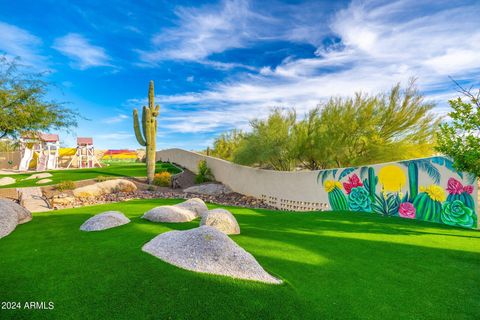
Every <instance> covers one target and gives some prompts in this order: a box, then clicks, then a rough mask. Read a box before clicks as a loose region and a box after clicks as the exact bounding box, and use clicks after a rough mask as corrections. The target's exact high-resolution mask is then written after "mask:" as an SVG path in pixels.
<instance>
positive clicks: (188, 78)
mask: <svg viewBox="0 0 480 320" xmlns="http://www.w3.org/2000/svg"><path fill="white" fill-rule="evenodd" d="M187 81H188V82H193V81H195V77H194V76H188V77H187Z"/></svg>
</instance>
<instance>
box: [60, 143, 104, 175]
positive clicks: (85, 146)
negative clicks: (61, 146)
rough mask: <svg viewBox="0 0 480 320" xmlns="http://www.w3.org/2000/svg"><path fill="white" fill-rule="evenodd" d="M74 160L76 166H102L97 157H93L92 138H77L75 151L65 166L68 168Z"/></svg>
mask: <svg viewBox="0 0 480 320" xmlns="http://www.w3.org/2000/svg"><path fill="white" fill-rule="evenodd" d="M75 160H76V161H77V168H94V167H95V166H98V167H101V166H102V165H101V164H100V162H98V160H97V157H95V147H94V146H93V138H85V137H84V138H80V137H78V138H77V152H76V153H75V156H74V157H73V158H72V160H71V161H70V163H69V164H68V166H67V168H70V166H71V165H72V163H73V162H74V161H75Z"/></svg>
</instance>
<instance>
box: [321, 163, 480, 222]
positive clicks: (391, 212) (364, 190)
mask: <svg viewBox="0 0 480 320" xmlns="http://www.w3.org/2000/svg"><path fill="white" fill-rule="evenodd" d="M446 169H448V170H446ZM329 177H331V178H333V179H332V180H327V179H328V178H329ZM447 179H448V182H447V183H446V185H445V181H446V180H447ZM457 179H458V180H457ZM320 181H321V183H322V184H323V185H324V190H325V191H326V193H327V194H326V195H325V194H324V195H325V196H327V197H328V202H329V203H330V207H331V209H332V210H349V211H363V212H373V213H376V214H380V215H384V216H398V217H401V218H406V219H418V220H423V221H429V222H436V223H444V224H447V225H452V226H457V227H464V228H472V229H475V228H478V227H479V226H478V215H477V203H476V199H475V196H476V194H477V187H476V183H477V179H476V177H471V175H470V174H469V173H467V172H459V171H456V170H455V167H454V166H453V162H452V161H451V160H450V159H448V158H446V157H441V156H435V157H431V158H424V159H413V160H404V161H399V162H397V163H386V164H381V165H376V166H362V167H350V168H344V169H330V170H322V171H319V173H318V175H317V183H318V184H320ZM420 183H421V184H424V183H426V185H427V187H423V186H422V187H421V186H419V184H420Z"/></svg>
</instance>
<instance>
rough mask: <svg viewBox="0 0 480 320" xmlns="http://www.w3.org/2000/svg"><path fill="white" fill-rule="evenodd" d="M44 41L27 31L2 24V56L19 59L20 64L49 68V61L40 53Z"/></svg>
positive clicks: (0, 33) (0, 51)
mask: <svg viewBox="0 0 480 320" xmlns="http://www.w3.org/2000/svg"><path fill="white" fill-rule="evenodd" d="M41 46H42V40H41V39H40V38H38V37H36V36H35V35H33V34H31V33H30V32H28V31H27V30H24V29H21V28H19V27H17V26H14V25H11V24H7V23H4V22H0V54H4V55H6V57H7V58H8V59H13V58H17V57H19V58H20V59H21V60H20V63H21V64H25V65H28V66H30V67H34V68H35V69H45V68H47V59H46V57H45V56H43V55H42V54H41V52H40V48H41Z"/></svg>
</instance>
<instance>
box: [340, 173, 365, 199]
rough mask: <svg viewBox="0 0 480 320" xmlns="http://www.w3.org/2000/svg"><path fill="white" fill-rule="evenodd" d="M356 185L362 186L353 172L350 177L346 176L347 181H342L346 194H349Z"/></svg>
mask: <svg viewBox="0 0 480 320" xmlns="http://www.w3.org/2000/svg"><path fill="white" fill-rule="evenodd" d="M356 187H363V183H362V181H360V178H359V177H358V176H357V175H356V174H355V173H354V174H353V175H351V176H350V177H348V182H344V183H343V188H344V189H345V192H346V193H347V194H350V192H351V191H352V189H353V188H356Z"/></svg>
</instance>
